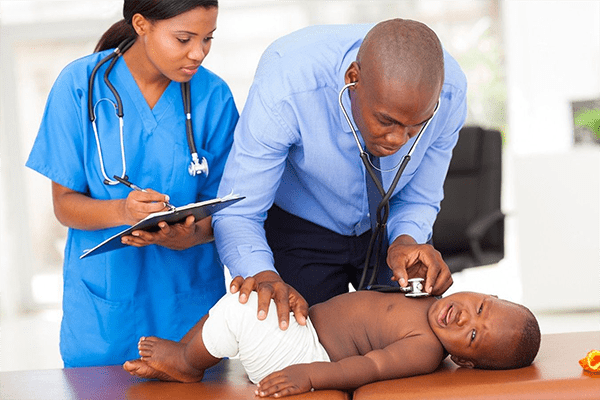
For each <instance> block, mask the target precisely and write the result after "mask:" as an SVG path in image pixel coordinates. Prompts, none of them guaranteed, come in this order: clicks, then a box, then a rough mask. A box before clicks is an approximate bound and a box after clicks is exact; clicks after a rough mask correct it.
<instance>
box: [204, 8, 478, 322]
mask: <svg viewBox="0 0 600 400" xmlns="http://www.w3.org/2000/svg"><path fill="white" fill-rule="evenodd" d="M349 83H354V85H352V86H351V87H350V88H349V90H348V92H347V93H344V96H343V104H344V105H345V107H346V109H348V110H351V113H349V114H351V116H350V118H351V122H352V123H353V124H354V125H355V126H356V128H357V131H358V132H359V137H360V140H361V144H362V146H363V147H365V148H366V150H367V151H368V152H369V153H370V155H371V156H372V157H373V158H378V159H379V162H380V165H381V166H380V169H381V170H382V171H383V173H382V180H383V186H384V188H385V189H386V191H387V190H388V188H389V186H390V183H391V180H392V179H393V177H394V175H395V172H396V167H397V165H398V164H399V162H400V161H401V160H402V158H403V156H404V155H405V154H406V153H407V152H408V149H409V148H410V146H411V144H412V143H413V142H414V139H415V136H416V135H417V134H418V133H419V131H420V130H421V128H422V127H423V126H424V125H425V124H426V123H427V122H428V121H429V120H430V119H431V121H430V123H429V125H428V127H427V129H426V130H425V131H424V132H423V134H422V137H421V139H420V141H419V143H418V145H417V146H416V148H415V151H414V153H413V154H412V158H411V160H410V162H409V164H408V166H407V168H406V169H405V171H404V173H403V175H402V178H401V179H400V181H399V183H398V185H397V187H396V189H395V190H394V192H393V195H392V197H391V199H390V214H389V220H388V223H387V235H388V240H389V243H390V245H389V248H388V252H387V264H388V266H389V271H390V277H391V280H393V281H397V282H398V283H399V284H400V285H401V286H403V287H405V286H406V285H407V280H408V279H409V278H412V277H422V278H424V279H425V282H424V283H425V285H424V288H425V290H426V291H427V292H429V293H430V294H432V295H441V294H442V293H444V292H445V291H446V290H447V289H448V288H449V287H450V285H451V284H452V278H451V275H450V271H449V269H448V266H447V265H446V264H445V263H444V261H443V260H442V257H441V256H440V253H439V252H438V251H436V250H435V249H434V247H433V246H432V245H431V244H427V242H428V241H429V239H430V238H431V235H432V226H433V223H434V221H435V218H436V215H437V213H438V211H439V208H440V202H441V200H442V198H443V183H444V179H445V176H446V172H447V169H448V165H449V162H450V158H451V156H452V149H453V147H454V145H455V144H456V142H457V140H458V132H459V130H460V129H461V127H462V126H463V123H464V121H465V117H466V90H467V87H466V79H465V76H464V74H463V72H462V71H461V69H460V67H459V66H458V64H457V62H456V61H455V60H454V59H453V58H452V57H451V56H450V55H449V54H448V53H447V52H446V51H445V50H444V49H443V48H442V46H441V44H440V41H439V39H438V37H437V36H436V34H435V33H434V32H433V31H432V30H431V29H430V28H428V27H427V26H426V25H424V24H422V23H420V22H416V21H411V20H403V19H393V20H388V21H384V22H381V23H379V24H377V25H374V26H373V25H335V26H334V25H332V26H311V27H308V28H305V29H302V30H299V31H297V32H294V33H292V34H289V35H287V36H285V37H282V38H280V39H278V40H277V41H275V42H274V43H273V44H272V45H271V46H270V47H269V48H268V49H267V50H266V51H265V53H264V54H263V56H262V58H261V60H260V63H259V65H258V69H257V71H256V75H255V79H254V82H253V84H252V87H251V88H250V92H249V94H248V99H247V101H246V105H245V107H244V110H243V112H242V114H241V116H240V120H239V122H238V125H237V127H236V130H235V135H234V145H233V149H232V151H231V154H230V155H229V158H228V161H227V164H226V167H225V172H224V175H223V178H222V180H221V184H220V188H219V195H221V196H223V195H226V194H228V193H231V192H232V191H233V192H234V193H239V194H241V195H244V196H246V199H245V200H244V201H242V202H239V203H237V204H235V205H233V206H231V207H228V208H226V209H224V210H222V211H221V212H219V213H217V214H216V215H215V216H214V217H213V228H214V233H215V239H216V244H217V249H218V251H219V255H220V257H221V260H222V261H223V262H224V264H225V265H227V266H228V268H229V269H230V271H231V274H232V276H234V277H235V276H237V275H239V276H238V277H236V278H235V279H234V280H233V281H232V283H231V288H230V289H231V291H232V292H238V291H239V292H240V301H241V302H246V301H247V296H248V293H249V292H250V291H251V290H257V291H258V294H259V308H258V318H259V319H263V318H264V317H265V316H266V313H267V311H268V305H269V301H270V299H271V298H273V299H274V300H275V303H276V305H277V312H278V315H279V321H280V327H281V328H282V329H286V327H287V324H288V322H289V311H290V310H291V311H293V312H294V314H295V317H296V319H297V320H298V322H299V323H301V324H303V323H305V318H306V315H307V309H308V305H313V304H316V303H319V302H322V301H325V300H327V299H329V298H331V297H333V296H335V295H337V294H340V293H344V292H346V291H348V284H349V283H350V284H352V285H353V286H354V287H356V286H357V282H358V280H359V277H360V275H361V273H362V267H363V264H364V260H365V255H366V248H367V246H368V243H369V239H370V236H371V223H370V219H369V205H368V196H367V188H366V183H365V182H366V180H365V176H366V175H365V174H366V170H365V167H364V165H363V164H362V162H361V159H360V157H359V150H358V148H357V145H356V142H355V139H354V136H353V135H352V132H351V130H350V127H349V126H348V124H347V121H346V120H345V117H344V116H343V114H342V111H341V109H340V107H339V104H338V96H339V93H340V91H341V90H342V88H343V87H344V86H345V85H346V84H349ZM438 102H439V105H438ZM436 106H437V107H438V109H437V112H436V113H435V116H434V110H435V109H436ZM432 117H433V118H432ZM244 278H245V279H244ZM378 283H384V284H385V283H389V282H378Z"/></svg>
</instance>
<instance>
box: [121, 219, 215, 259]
mask: <svg viewBox="0 0 600 400" xmlns="http://www.w3.org/2000/svg"><path fill="white" fill-rule="evenodd" d="M158 227H159V230H158V231H157V232H146V231H133V232H131V235H129V236H123V237H122V238H121V241H122V242H123V243H124V244H127V245H130V246H135V247H143V246H148V245H150V244H157V245H159V246H163V247H166V248H168V249H171V250H185V249H189V248H190V247H193V246H196V245H198V244H204V243H208V242H210V241H212V240H214V236H213V230H212V227H211V217H207V218H204V219H202V220H200V221H198V222H196V221H195V219H194V216H193V215H190V216H189V217H187V218H186V219H185V221H184V222H183V223H179V224H173V225H169V224H167V223H166V222H164V221H162V222H159V223H158Z"/></svg>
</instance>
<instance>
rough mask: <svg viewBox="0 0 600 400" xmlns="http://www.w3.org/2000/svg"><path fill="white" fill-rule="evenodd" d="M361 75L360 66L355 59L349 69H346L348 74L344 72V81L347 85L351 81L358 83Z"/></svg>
mask: <svg viewBox="0 0 600 400" xmlns="http://www.w3.org/2000/svg"><path fill="white" fill-rule="evenodd" d="M359 75H360V66H359V65H358V63H357V62H356V61H353V62H352V63H351V64H350V66H349V67H348V69H347V70H346V74H344V82H345V83H346V85H348V84H349V83H354V85H356V84H357V83H358V80H359Z"/></svg>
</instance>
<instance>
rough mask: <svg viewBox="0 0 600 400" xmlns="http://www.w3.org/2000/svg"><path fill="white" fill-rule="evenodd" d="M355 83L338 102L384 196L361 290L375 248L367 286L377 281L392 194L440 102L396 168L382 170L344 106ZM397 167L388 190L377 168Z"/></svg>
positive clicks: (378, 210) (361, 157)
mask: <svg viewBox="0 0 600 400" xmlns="http://www.w3.org/2000/svg"><path fill="white" fill-rule="evenodd" d="M354 85H356V82H351V83H348V84H346V85H344V87H342V89H341V90H340V93H339V96H338V102H339V105H340V109H341V110H342V113H343V114H344V117H345V119H346V122H347V123H348V126H349V127H350V130H351V131H352V135H353V136H354V140H355V141H356V146H357V147H358V150H359V152H360V159H361V161H362V163H363V164H364V166H365V170H366V171H367V173H368V174H369V175H370V176H371V179H373V182H374V183H375V186H376V187H377V190H378V191H379V193H380V194H381V196H382V199H381V202H380V203H379V204H378V206H377V216H376V217H377V223H376V226H375V229H374V230H373V233H372V234H371V239H370V241H369V247H368V248H367V255H366V258H365V264H364V267H363V272H362V276H361V280H360V283H359V285H358V290H361V289H363V288H364V283H365V279H366V275H367V270H368V268H369V261H370V259H371V256H372V254H373V250H375V254H376V255H377V257H376V258H375V265H374V266H373V271H372V273H371V278H370V279H369V284H368V286H367V287H370V286H372V285H373V283H374V282H375V278H376V276H377V270H378V268H379V258H380V254H381V250H382V247H383V242H384V235H385V228H386V225H387V220H388V218H389V213H390V198H391V197H392V194H393V193H394V190H395V189H396V186H397V185H398V182H399V181H400V178H401V177H402V174H403V173H404V170H405V169H406V166H407V165H408V162H409V161H410V159H411V157H412V154H413V152H414V151H415V149H416V146H417V144H418V143H419V141H420V140H421V137H422V136H423V132H425V130H426V129H427V127H428V126H429V123H430V122H431V120H433V118H434V117H435V115H436V114H437V111H438V108H439V105H440V102H439V100H438V102H437V104H436V105H435V109H434V110H433V115H432V116H431V118H429V119H428V120H427V122H426V123H425V124H424V125H423V127H422V128H421V130H420V131H419V133H418V134H417V136H416V138H415V141H414V142H413V144H412V146H411V147H410V149H409V150H408V153H406V155H405V156H404V157H402V160H401V161H400V162H399V163H398V165H396V166H395V167H394V168H392V169H389V170H382V169H380V168H377V167H375V166H374V165H373V164H372V163H371V160H370V158H369V154H368V153H367V152H366V151H365V150H364V148H363V146H362V144H361V143H360V139H359V137H358V134H357V132H356V129H354V125H353V124H352V121H351V120H350V117H349V115H348V112H347V111H346V108H345V107H344V104H343V94H344V92H345V91H346V90H347V89H348V88H350V87H351V86H354ZM396 168H398V170H397V171H396V174H395V176H394V179H393V180H392V182H391V184H390V187H389V189H388V191H387V192H386V191H385V189H384V187H383V183H382V182H381V181H380V179H379V178H378V177H377V175H376V174H375V169H377V170H379V171H380V172H391V171H393V170H394V169H396Z"/></svg>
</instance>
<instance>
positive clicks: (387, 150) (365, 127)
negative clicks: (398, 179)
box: [345, 19, 444, 157]
mask: <svg viewBox="0 0 600 400" xmlns="http://www.w3.org/2000/svg"><path fill="white" fill-rule="evenodd" d="M345 82H346V83H351V82H355V85H354V86H352V87H350V90H349V92H350V99H351V104H352V116H353V117H354V122H355V123H356V126H357V127H358V129H359V130H360V132H361V135H362V137H363V139H364V141H365V145H366V147H367V149H368V150H369V152H371V153H372V154H373V155H375V156H380V157H385V156H389V155H391V154H394V153H396V152H397V151H398V150H399V149H400V148H401V147H402V146H403V145H404V144H406V142H408V140H410V139H411V138H412V137H414V136H416V135H417V134H418V133H419V131H420V129H421V127H422V126H423V125H424V124H425V123H426V122H427V121H428V120H429V119H430V118H431V117H432V116H433V113H434V110H435V107H436V104H437V102H438V99H439V96H440V93H441V90H442V85H443V83H444V54H443V50H442V46H441V44H440V41H439V39H438V37H437V35H436V34H435V33H434V32H433V31H432V30H431V29H430V28H428V27H427V26H426V25H424V24H422V23H420V22H416V21H411V20H403V19H393V20H388V21H384V22H381V23H379V24H377V25H375V26H374V27H373V29H371V30H370V31H369V33H368V34H367V36H366V37H365V39H364V41H363V43H362V44H361V46H360V49H359V51H358V55H357V58H356V61H355V62H353V63H352V64H350V66H349V67H348V70H347V71H346V75H345Z"/></svg>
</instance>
